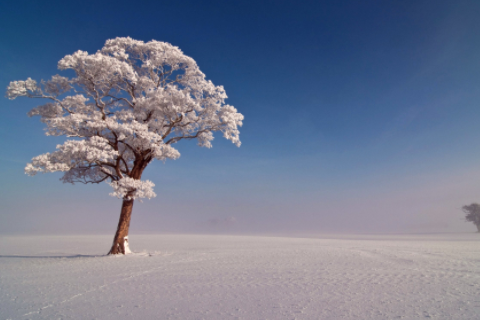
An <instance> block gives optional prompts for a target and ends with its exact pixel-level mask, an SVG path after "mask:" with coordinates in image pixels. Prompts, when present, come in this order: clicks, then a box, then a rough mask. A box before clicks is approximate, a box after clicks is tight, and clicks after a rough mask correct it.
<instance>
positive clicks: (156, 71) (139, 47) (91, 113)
mask: <svg viewBox="0 0 480 320" xmlns="http://www.w3.org/2000/svg"><path fill="white" fill-rule="evenodd" d="M58 68H59V69H60V70H67V69H70V70H72V71H73V72H74V73H75V77H73V78H66V77H63V76H59V75H55V76H53V77H52V78H51V79H50V80H48V81H43V80H42V81H40V82H36V81H34V80H32V79H30V78H28V79H27V80H25V81H13V82H11V83H10V85H9V86H8V88H7V96H8V98H10V99H15V98H16V97H19V96H26V97H29V98H42V100H43V101H46V103H44V104H42V105H40V106H38V107H36V108H33V109H32V110H31V111H30V112H29V113H28V115H29V116H38V117H40V121H42V122H43V123H45V125H46V134H47V135H53V136H61V135H64V136H67V137H71V138H73V139H75V140H69V141H66V142H65V143H64V144H63V145H59V146H57V151H55V152H53V153H46V154H43V155H40V156H37V157H35V158H33V159H32V162H31V163H29V164H28V165H27V167H26V168H25V172H26V173H27V174H29V175H35V174H36V173H38V172H54V171H62V172H64V176H63V178H62V179H61V180H62V181H63V182H69V183H75V182H82V183H100V182H103V181H106V182H110V184H111V185H112V186H114V190H115V192H114V194H115V195H116V196H119V197H129V193H132V192H133V194H134V195H133V196H132V197H133V198H140V197H147V198H148V197H151V196H152V195H154V193H153V191H152V190H151V188H152V187H153V184H151V185H150V184H148V183H147V182H145V183H146V184H143V182H139V181H140V179H141V176H142V173H143V171H144V169H145V168H146V167H147V165H148V164H149V163H150V162H152V161H153V160H154V159H157V160H161V161H165V160H167V159H171V160H175V159H177V158H178V157H179V156H180V153H179V152H178V150H177V149H176V148H174V146H173V145H174V144H175V143H177V142H179V141H180V140H191V139H196V140H197V142H198V145H199V146H201V147H207V148H211V147H212V141H213V138H214V135H213V132H215V131H219V132H221V133H222V134H223V136H224V137H225V138H226V139H228V140H230V141H232V142H233V143H234V144H235V145H237V146H240V144H241V143H240V138H239V134H240V132H239V130H238V128H239V127H241V126H242V121H243V115H242V114H240V113H239V112H238V111H237V109H235V108H234V107H233V106H230V105H228V104H225V99H227V94H226V93H225V89H224V88H223V87H222V86H215V85H214V84H213V83H212V81H210V80H207V79H206V77H205V74H204V73H203V72H202V71H200V68H199V67H198V65H197V64H196V62H195V60H193V59H192V58H191V57H188V56H186V55H185V54H184V53H183V52H182V51H181V50H180V49H179V48H178V47H175V46H173V45H171V44H169V43H165V42H160V41H155V40H152V41H150V42H147V43H145V42H143V41H137V40H134V39H131V38H116V39H112V40H107V42H106V43H105V46H104V47H103V48H102V49H101V50H99V51H97V52H96V53H93V54H90V53H88V52H86V51H80V50H79V51H77V52H75V53H73V54H71V55H67V56H65V57H64V58H62V59H61V60H60V61H59V62H58ZM128 181H130V182H128ZM127 182H128V183H127ZM138 183H140V184H139V185H138V186H136V184H138ZM149 183H150V182H149Z"/></svg>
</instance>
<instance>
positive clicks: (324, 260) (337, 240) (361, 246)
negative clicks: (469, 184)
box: [0, 234, 480, 320]
mask: <svg viewBox="0 0 480 320" xmlns="http://www.w3.org/2000/svg"><path fill="white" fill-rule="evenodd" d="M111 238H112V237H111V236H108V237H107V236H78V237H74V236H64V237H60V236H58V237H0V319H382V320H383V319H479V318H480V246H479V240H480V235H478V234H451V235H430V236H428V235H424V236H420V235H405V236H400V235H399V236H349V237H347V236H343V237H342V236H328V237H327V236H324V237H322V238H285V237H254V236H206V235H151V236H147V235H142V236H140V235H137V236H135V235H130V239H131V240H130V246H131V249H132V250H133V251H134V252H135V251H136V252H137V253H135V254H132V255H127V256H118V257H117V256H103V254H104V253H105V252H107V251H108V249H109V246H110V244H111V240H112V239H111ZM139 249H140V250H139ZM142 250H143V251H142ZM139 251H140V252H139Z"/></svg>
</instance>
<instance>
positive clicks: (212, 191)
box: [0, 0, 480, 234]
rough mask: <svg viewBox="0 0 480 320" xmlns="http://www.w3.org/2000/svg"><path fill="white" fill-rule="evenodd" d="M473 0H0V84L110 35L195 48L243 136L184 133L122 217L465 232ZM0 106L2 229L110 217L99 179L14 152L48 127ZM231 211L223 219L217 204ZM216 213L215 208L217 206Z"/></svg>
mask: <svg viewBox="0 0 480 320" xmlns="http://www.w3.org/2000/svg"><path fill="white" fill-rule="evenodd" d="M479 14H480V2H478V1H421V0H417V1H302V2H296V1H278V0H277V1H175V2H172V1H137V2H135V5H134V6H132V2H130V1H128V2H127V1H115V2H108V1H83V2H82V3H74V2H68V1H62V2H61V1H48V2H43V3H42V2H34V1H25V2H22V1H17V2H2V3H0V26H1V30H2V32H1V33H0V39H1V40H0V64H1V70H2V72H1V73H0V87H3V88H4V89H6V87H7V85H8V83H9V82H10V81H12V80H23V79H26V78H27V77H31V78H33V79H36V80H40V79H42V78H44V79H46V78H50V76H51V75H54V74H57V73H60V74H64V73H62V72H60V71H58V70H57V69H56V65H57V62H58V60H60V59H61V58H62V57H64V56H65V55H66V54H71V53H73V52H75V51H77V50H84V51H88V52H91V53H93V52H95V51H97V50H98V49H100V48H101V47H102V46H103V44H104V42H105V40H107V39H111V38H115V37H118V36H130V37H132V38H134V39H138V40H143V41H149V40H151V39H155V40H159V41H166V42H169V43H172V44H173V45H176V46H178V47H180V48H181V49H182V50H183V52H184V53H185V54H187V55H189V56H191V57H192V58H194V59H195V60H196V61H197V63H198V65H199V66H200V68H201V70H202V71H203V72H204V73H205V74H206V75H207V78H208V79H210V80H212V81H213V83H214V84H216V85H223V86H224V87H225V90H226V92H227V94H228V96H229V99H228V100H227V102H228V103H229V104H231V105H234V106H235V107H236V108H237V109H238V110H239V111H240V112H241V113H243V114H244V115H245V121H244V126H243V127H242V129H241V135H240V137H241V140H242V143H243V144H242V146H241V147H240V148H236V147H235V146H234V145H232V144H231V143H229V142H227V141H225V140H224V139H223V138H222V137H221V136H220V135H217V138H216V139H215V140H214V143H213V145H214V147H213V149H204V148H199V147H197V146H196V145H195V144H194V143H189V142H186V143H182V144H179V145H178V147H179V149H180V152H181V153H182V156H181V158H180V159H179V160H176V161H167V163H166V164H163V163H154V164H152V165H151V166H150V167H149V168H148V169H147V171H146V172H145V174H144V178H145V179H149V180H152V181H153V182H154V183H155V184H156V187H155V191H156V193H157V195H158V196H157V198H154V199H152V200H146V201H144V202H143V203H142V204H140V203H138V202H137V203H136V204H135V207H134V213H133V214H134V215H133V218H132V226H131V232H132V233H134V232H219V233H230V232H238V233H251V232H252V233H269V234H275V233H290V234H300V233H302V234H314V233H325V232H456V231H462V232H469V231H474V230H475V228H474V226H473V225H469V224H467V223H465V222H464V221H463V220H462V212H461V210H460V208H461V206H462V205H465V204H469V203H471V202H478V201H480V180H479V178H480V148H479V147H478V146H479V140H480V139H479V138H480V133H479V130H478V122H479V120H480V113H479V111H478V106H479V103H480V99H479V98H480V87H479V83H480V72H479V71H480V59H479V57H480V37H479V36H478V35H479V32H480V19H478V16H479ZM38 103H39V101H35V100H28V99H26V98H25V99H17V100H14V101H10V100H8V99H6V98H4V100H3V101H2V104H1V108H0V113H1V114H0V121H1V124H0V134H1V137H2V139H1V140H0V150H1V151H0V152H1V153H0V163H1V166H0V167H1V169H0V170H1V176H2V180H1V181H0V191H1V193H0V201H2V204H3V205H2V209H1V211H0V233H4V234H7V233H89V232H91V233H112V234H113V232H114V230H115V227H116V223H117V219H118V215H119V210H120V200H118V199H115V198H111V197H109V196H108V193H109V192H110V187H109V186H107V185H101V186H83V185H75V186H71V185H64V184H62V183H61V182H59V181H58V179H59V177H60V175H59V174H47V175H38V176H35V177H33V178H32V177H27V176H25V175H24V173H23V168H24V166H25V164H26V163H27V162H29V160H30V159H31V158H32V157H34V156H36V155H38V154H41V153H45V152H49V151H53V150H54V148H55V145H56V144H59V143H62V141H63V139H62V138H52V137H46V136H44V135H43V131H42V130H43V128H42V125H41V124H40V123H39V121H38V119H36V118H28V117H27V116H26V113H27V112H28V111H29V110H30V108H32V107H34V106H36V105H37V104H38ZM230 217H234V218H235V222H231V221H230V220H229V218H230ZM223 222H225V223H223Z"/></svg>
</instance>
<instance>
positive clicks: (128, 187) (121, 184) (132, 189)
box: [109, 177, 157, 200]
mask: <svg viewBox="0 0 480 320" xmlns="http://www.w3.org/2000/svg"><path fill="white" fill-rule="evenodd" d="M109 185H110V186H111V187H112V188H113V190H114V191H113V192H112V193H110V195H111V196H112V197H117V198H123V199H127V200H131V199H137V198H148V199H151V198H155V197H156V196H157V195H156V194H155V192H153V187H154V186H155V184H153V182H151V181H149V180H146V181H142V180H135V179H132V178H130V177H124V178H122V179H120V180H118V181H113V182H111V183H109Z"/></svg>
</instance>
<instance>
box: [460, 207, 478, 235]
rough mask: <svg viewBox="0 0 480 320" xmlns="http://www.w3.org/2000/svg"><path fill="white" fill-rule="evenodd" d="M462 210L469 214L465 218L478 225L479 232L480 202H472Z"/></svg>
mask: <svg viewBox="0 0 480 320" xmlns="http://www.w3.org/2000/svg"><path fill="white" fill-rule="evenodd" d="M462 210H463V212H465V213H466V214H467V215H466V216H465V220H466V221H468V222H472V223H473V224H474V225H475V226H477V230H478V232H480V204H478V203H472V204H471V205H469V206H463V207H462Z"/></svg>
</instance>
